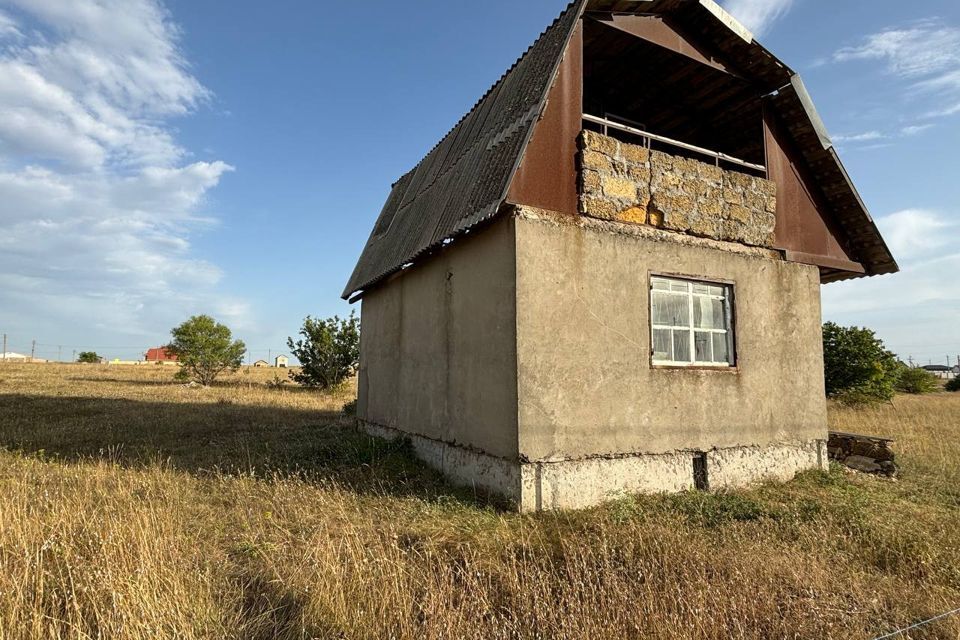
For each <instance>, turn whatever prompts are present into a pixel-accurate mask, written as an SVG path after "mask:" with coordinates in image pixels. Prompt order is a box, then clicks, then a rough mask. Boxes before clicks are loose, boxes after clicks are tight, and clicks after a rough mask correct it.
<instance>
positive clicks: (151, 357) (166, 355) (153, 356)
mask: <svg viewBox="0 0 960 640" xmlns="http://www.w3.org/2000/svg"><path fill="white" fill-rule="evenodd" d="M143 359H144V361H145V362H157V363H162V364H176V363H177V356H176V355H174V354H173V353H171V352H170V351H168V350H167V348H166V347H152V348H150V349H147V352H146V353H145V354H144V357H143Z"/></svg>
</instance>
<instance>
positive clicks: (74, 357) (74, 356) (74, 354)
mask: <svg viewBox="0 0 960 640" xmlns="http://www.w3.org/2000/svg"><path fill="white" fill-rule="evenodd" d="M76 361H77V350H76V349H74V350H73V358H72V359H71V360H70V362H76Z"/></svg>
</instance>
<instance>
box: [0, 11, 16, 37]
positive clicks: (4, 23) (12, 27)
mask: <svg viewBox="0 0 960 640" xmlns="http://www.w3.org/2000/svg"><path fill="white" fill-rule="evenodd" d="M20 36H21V34H20V29H18V28H17V23H16V22H15V21H14V20H13V18H11V17H10V16H8V15H7V14H6V13H4V12H3V11H0V40H3V39H5V38H19V37H20Z"/></svg>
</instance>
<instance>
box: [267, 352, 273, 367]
mask: <svg viewBox="0 0 960 640" xmlns="http://www.w3.org/2000/svg"><path fill="white" fill-rule="evenodd" d="M272 355H273V351H272V350H271V349H267V365H269V364H270V356H272Z"/></svg>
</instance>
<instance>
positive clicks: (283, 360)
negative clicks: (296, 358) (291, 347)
mask: <svg viewBox="0 0 960 640" xmlns="http://www.w3.org/2000/svg"><path fill="white" fill-rule="evenodd" d="M276 365H277V368H279V369H286V368H287V367H288V366H289V365H290V358H288V357H287V356H277V360H276Z"/></svg>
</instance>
